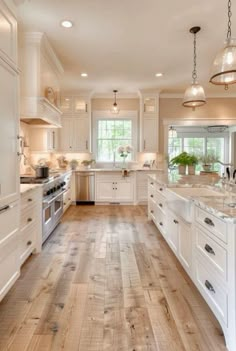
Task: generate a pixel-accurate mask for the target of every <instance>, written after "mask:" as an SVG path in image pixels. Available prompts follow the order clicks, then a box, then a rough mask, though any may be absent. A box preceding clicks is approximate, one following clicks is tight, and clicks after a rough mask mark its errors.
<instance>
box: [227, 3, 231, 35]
mask: <svg viewBox="0 0 236 351" xmlns="http://www.w3.org/2000/svg"><path fill="white" fill-rule="evenodd" d="M231 17H232V11H231V0H229V1H228V32H227V39H230V38H231V24H232V23H231Z"/></svg>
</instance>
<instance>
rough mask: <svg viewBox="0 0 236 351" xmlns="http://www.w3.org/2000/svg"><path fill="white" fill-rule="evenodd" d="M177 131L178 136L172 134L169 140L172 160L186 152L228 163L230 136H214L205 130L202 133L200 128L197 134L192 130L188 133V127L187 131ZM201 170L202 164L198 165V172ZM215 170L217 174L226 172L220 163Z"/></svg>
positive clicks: (181, 129)
mask: <svg viewBox="0 0 236 351" xmlns="http://www.w3.org/2000/svg"><path fill="white" fill-rule="evenodd" d="M178 129H179V130H178ZM196 129H197V128H196ZM176 130H177V136H176V137H172V134H171V133H170V136H169V140H168V154H169V159H170V160H171V159H172V158H173V157H175V156H177V155H178V154H180V153H181V152H182V151H186V152H188V153H190V154H195V155H197V156H201V155H214V156H215V157H216V158H217V159H219V160H220V161H222V162H227V161H228V154H229V144H228V138H229V134H227V133H223V134H222V135H219V133H218V134H215V135H212V134H210V133H207V132H206V131H205V130H204V129H203V128H202V131H201V132H200V130H199V128H198V129H197V130H196V132H194V131H193V130H192V129H189V131H188V130H187V128H186V127H185V129H184V128H183V127H180V128H176ZM201 169H202V166H201V164H198V165H197V167H196V170H197V171H200V170H201ZM214 170H215V171H217V172H222V171H224V170H223V168H222V166H221V165H220V164H218V163H215V164H214Z"/></svg>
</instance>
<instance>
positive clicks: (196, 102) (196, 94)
mask: <svg viewBox="0 0 236 351" xmlns="http://www.w3.org/2000/svg"><path fill="white" fill-rule="evenodd" d="M200 30H201V28H200V27H192V28H191V29H190V33H192V34H193V35H194V41H193V73H192V78H193V81H192V84H191V85H190V86H189V87H188V88H187V89H186V90H185V94H184V99H183V106H185V107H191V108H192V109H193V110H195V107H199V106H202V105H205V103H206V97H205V92H204V89H203V87H202V86H201V85H200V84H198V82H197V68H196V67H197V53H196V34H197V33H198V32H199V31H200Z"/></svg>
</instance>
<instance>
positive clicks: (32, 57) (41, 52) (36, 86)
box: [19, 33, 64, 127]
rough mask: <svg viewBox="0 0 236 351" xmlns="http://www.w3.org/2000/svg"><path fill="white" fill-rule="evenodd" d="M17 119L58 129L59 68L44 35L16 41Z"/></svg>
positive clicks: (32, 35) (24, 36)
mask: <svg viewBox="0 0 236 351" xmlns="http://www.w3.org/2000/svg"><path fill="white" fill-rule="evenodd" d="M19 58H20V69H21V71H22V74H21V79H20V87H21V109H20V110H21V119H22V120H23V121H25V122H26V123H29V124H40V125H49V124H50V125H54V126H55V127H60V126H61V114H62V113H61V111H60V78H61V75H62V74H63V72H64V71H63V67H62V65H61V63H60V61H59V59H58V57H57V56H56V53H55V52H54V50H53V48H52V46H51V45H50V43H49V41H48V39H47V37H46V36H45V34H44V33H23V34H22V35H21V37H20V55H19Z"/></svg>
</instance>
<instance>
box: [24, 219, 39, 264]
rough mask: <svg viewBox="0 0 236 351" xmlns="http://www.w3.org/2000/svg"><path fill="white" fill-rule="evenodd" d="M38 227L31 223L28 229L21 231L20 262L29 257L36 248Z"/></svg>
mask: <svg viewBox="0 0 236 351" xmlns="http://www.w3.org/2000/svg"><path fill="white" fill-rule="evenodd" d="M36 235H37V227H36V226H35V224H33V223H32V224H30V225H29V226H28V227H26V229H24V230H21V231H20V262H21V264H22V263H24V262H25V260H26V259H27V258H28V257H29V255H30V254H31V253H32V252H33V250H34V249H35V245H36V244H35V243H36Z"/></svg>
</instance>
